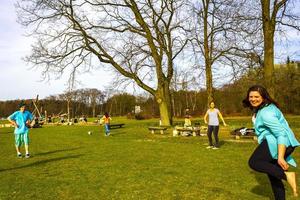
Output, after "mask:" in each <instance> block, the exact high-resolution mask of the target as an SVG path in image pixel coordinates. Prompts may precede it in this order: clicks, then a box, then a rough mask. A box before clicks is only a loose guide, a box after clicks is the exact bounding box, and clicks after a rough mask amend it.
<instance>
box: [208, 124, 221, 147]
mask: <svg viewBox="0 0 300 200" xmlns="http://www.w3.org/2000/svg"><path fill="white" fill-rule="evenodd" d="M212 133H214V137H215V140H216V144H215V146H216V147H218V146H219V136H218V133H219V126H210V125H208V128H207V136H208V141H209V146H213V142H212Z"/></svg>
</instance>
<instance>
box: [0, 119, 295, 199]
mask: <svg viewBox="0 0 300 200" xmlns="http://www.w3.org/2000/svg"><path fill="white" fill-rule="evenodd" d="M249 120H250V118H249V117H239V118H227V119H226V122H227V123H228V124H229V125H230V126H229V127H221V130H220V139H221V144H222V146H221V148H220V149H219V150H207V149H206V148H205V147H206V145H207V138H206V137H172V136H171V131H170V132H169V134H168V135H159V134H155V135H152V134H150V133H148V130H147V126H149V125H153V124H155V123H157V122H156V121H157V120H144V121H135V120H126V119H124V118H114V122H115V123H125V124H126V125H125V128H121V129H113V130H112V136H111V137H105V136H104V133H103V127H98V126H48V127H43V128H38V129H31V131H30V138H31V145H30V150H31V154H32V157H31V158H30V159H25V158H22V159H18V158H16V152H15V149H14V135H13V129H12V128H0V147H1V148H0V155H1V158H0V200H6V199H7V200H10V199H22V200H26V199H49V200H50V199H51V200H52V199H63V200H66V199H72V200H73V199H122V200H123V199H174V200H176V199H178V200H179V199H200V200H201V199H203V200H227V199H228V200H248V199H249V200H264V199H265V200H269V199H272V192H271V189H270V185H269V182H268V179H267V177H266V175H263V174H260V173H256V172H253V171H252V170H250V169H249V167H248V165H247V161H248V158H249V156H250V155H251V153H252V151H253V150H254V149H255V147H256V145H257V144H256V143H255V142H254V141H252V140H247V139H245V140H241V142H236V141H234V140H232V138H231V137H230V135H229V131H230V130H233V129H234V128H235V127H239V126H250V127H251V123H250V122H249ZM289 121H290V124H291V127H292V128H293V130H294V131H295V132H296V133H299V130H300V125H299V124H300V123H299V122H300V117H299V116H296V117H295V116H294V117H289ZM88 131H92V132H93V134H92V135H88V134H87V132H88ZM297 136H298V138H299V136H300V135H297ZM293 155H294V157H295V158H296V159H297V157H299V156H300V153H299V150H298V149H296V151H295V152H294V154H293ZM298 162H300V160H299V159H298ZM294 170H295V171H297V172H298V174H299V173H300V170H299V168H298V169H294ZM299 181H300V180H299V178H298V182H299ZM287 199H288V200H289V199H293V198H292V197H291V190H290V189H289V188H288V187H287Z"/></svg>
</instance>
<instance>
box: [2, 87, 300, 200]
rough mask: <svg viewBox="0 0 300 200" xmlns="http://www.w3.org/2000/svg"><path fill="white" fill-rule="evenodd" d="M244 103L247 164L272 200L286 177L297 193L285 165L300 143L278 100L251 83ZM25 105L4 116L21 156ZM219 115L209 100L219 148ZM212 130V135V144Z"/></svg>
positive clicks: (280, 199) (278, 199)
mask: <svg viewBox="0 0 300 200" xmlns="http://www.w3.org/2000/svg"><path fill="white" fill-rule="evenodd" d="M243 104H244V106H245V107H247V108H249V109H250V110H251V111H252V112H253V116H252V121H253V124H254V129H255V133H256V135H257V136H258V143H259V145H258V146H257V148H256V149H255V150H254V152H253V153H252V155H251V156H250V159H249V166H250V168H252V169H254V170H255V171H258V172H261V173H265V174H267V175H268V178H269V180H270V183H271V187H272V191H273V194H274V198H275V200H285V188H284V185H283V182H282V180H285V181H287V183H288V184H289V185H290V187H291V189H292V191H293V195H294V196H295V197H297V196H298V192H297V184H296V174H295V172H290V171H288V169H289V166H290V165H291V166H294V167H296V162H295V160H294V159H293V158H292V156H291V154H292V153H293V151H294V150H295V148H296V147H297V146H300V143H299V142H298V141H297V139H296V137H295V135H294V133H293V132H292V130H291V129H290V127H289V125H288V122H287V121H286V119H285V117H284V116H283V114H282V112H281V111H280V109H279V105H278V103H277V102H276V101H275V100H273V99H272V98H271V97H270V95H269V93H268V91H267V90H266V89H265V88H264V87H263V86H260V85H254V86H252V87H250V88H249V89H248V92H247V95H246V98H245V99H244V100H243ZM25 106H26V105H25V104H24V103H21V104H20V105H19V110H18V111H16V112H14V113H13V114H12V115H10V116H9V117H8V118H7V119H8V120H9V121H10V122H11V123H12V124H13V126H14V127H15V131H14V133H15V146H16V151H17V156H18V157H20V158H21V157H22V153H21V151H20V147H21V145H22V144H24V146H25V157H26V158H29V157H30V153H29V148H28V146H29V136H28V131H29V129H28V128H29V127H30V123H31V121H32V120H33V116H32V114H31V113H30V112H29V111H26V109H25ZM219 118H220V119H221V120H222V122H223V124H224V126H227V124H226V123H225V121H224V118H223V116H222V114H221V112H220V111H219V110H218V109H217V108H215V104H214V102H210V104H209V109H208V110H207V112H206V113H205V116H204V122H205V123H206V124H207V125H208V131H207V135H208V140H209V146H208V147H207V148H212V149H217V148H219V138H218V132H219ZM101 120H102V122H103V123H104V128H105V135H106V136H108V135H109V134H110V128H109V124H110V121H111V118H110V116H109V114H108V113H105V114H104V116H103V117H102V119H101ZM212 134H213V135H214V138H215V143H214V144H213V140H212Z"/></svg>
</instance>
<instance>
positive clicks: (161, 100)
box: [156, 84, 172, 126]
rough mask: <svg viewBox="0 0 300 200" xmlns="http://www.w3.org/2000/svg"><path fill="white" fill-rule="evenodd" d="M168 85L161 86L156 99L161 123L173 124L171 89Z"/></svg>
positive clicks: (164, 124) (165, 124)
mask: <svg viewBox="0 0 300 200" xmlns="http://www.w3.org/2000/svg"><path fill="white" fill-rule="evenodd" d="M166 85H167V86H164V87H159V88H158V89H157V92H156V101H157V103H158V108H159V113H160V120H161V125H163V126H170V125H172V108H171V106H172V105H171V96H170V90H169V87H168V84H166Z"/></svg>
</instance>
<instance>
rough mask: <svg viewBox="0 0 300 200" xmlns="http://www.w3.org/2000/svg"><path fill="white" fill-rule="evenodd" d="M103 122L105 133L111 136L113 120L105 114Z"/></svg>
mask: <svg viewBox="0 0 300 200" xmlns="http://www.w3.org/2000/svg"><path fill="white" fill-rule="evenodd" d="M101 121H103V122H104V131H105V136H109V135H110V126H109V125H110V121H111V118H110V116H109V114H108V113H107V112H105V113H104V116H103V117H102V118H101Z"/></svg>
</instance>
